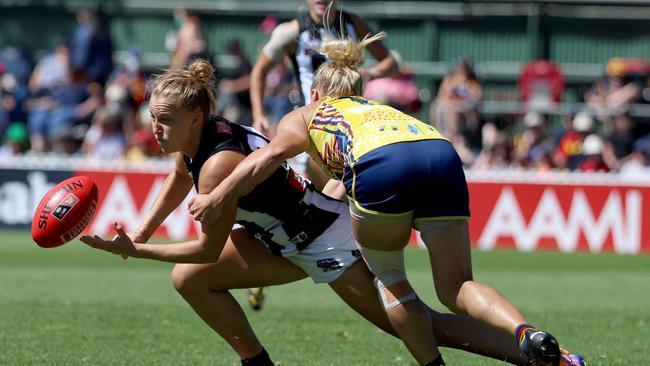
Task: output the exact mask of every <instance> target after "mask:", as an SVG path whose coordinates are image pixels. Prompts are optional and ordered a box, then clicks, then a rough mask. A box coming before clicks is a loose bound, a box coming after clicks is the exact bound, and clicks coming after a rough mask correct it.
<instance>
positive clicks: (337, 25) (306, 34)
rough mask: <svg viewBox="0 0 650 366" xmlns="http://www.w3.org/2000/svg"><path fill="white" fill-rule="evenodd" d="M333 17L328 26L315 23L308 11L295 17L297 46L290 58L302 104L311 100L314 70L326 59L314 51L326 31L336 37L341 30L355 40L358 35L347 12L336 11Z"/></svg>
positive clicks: (326, 33)
mask: <svg viewBox="0 0 650 366" xmlns="http://www.w3.org/2000/svg"><path fill="white" fill-rule="evenodd" d="M334 18H335V19H332V24H331V25H330V26H328V27H325V26H324V25H322V24H318V23H316V22H315V21H314V20H313V19H312V18H311V17H310V16H309V13H305V14H302V15H301V16H299V17H298V18H297V20H298V24H299V31H298V39H297V46H296V51H295V54H293V55H291V57H290V58H291V62H292V63H293V69H294V70H295V72H296V79H297V80H298V84H299V85H298V86H299V87H300V90H301V91H302V96H303V99H304V102H305V103H304V104H309V103H310V102H311V85H312V82H313V81H314V74H315V73H316V70H318V67H319V66H320V65H321V64H322V63H324V62H325V61H327V58H326V57H325V56H324V55H322V54H320V53H318V51H316V50H317V49H318V48H320V44H321V41H322V40H323V39H325V38H327V37H328V33H329V34H331V35H333V36H334V37H336V38H338V37H341V34H340V33H341V32H343V36H350V37H352V39H355V40H356V39H357V37H358V36H357V31H356V28H355V27H354V24H353V23H352V19H351V18H350V15H349V14H348V13H346V12H344V11H343V12H338V13H337V14H336V16H335V17H334Z"/></svg>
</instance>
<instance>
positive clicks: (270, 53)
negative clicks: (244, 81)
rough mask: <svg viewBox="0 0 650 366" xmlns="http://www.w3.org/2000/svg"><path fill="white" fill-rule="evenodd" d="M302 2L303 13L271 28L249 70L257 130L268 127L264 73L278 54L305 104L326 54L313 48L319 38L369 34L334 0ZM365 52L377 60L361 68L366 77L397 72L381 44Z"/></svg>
mask: <svg viewBox="0 0 650 366" xmlns="http://www.w3.org/2000/svg"><path fill="white" fill-rule="evenodd" d="M306 4H307V7H308V11H307V12H306V13H303V14H301V15H299V16H298V17H297V18H296V19H294V20H291V21H288V22H285V23H281V24H279V25H278V26H277V27H276V28H275V29H274V30H273V33H272V34H271V38H270V39H269V41H268V42H267V43H266V45H265V46H264V48H263V49H262V52H261V53H260V55H259V57H258V59H257V62H256V63H255V66H254V67H253V71H252V72H251V105H252V111H253V120H254V122H253V127H255V128H256V129H258V130H260V131H265V130H268V129H270V128H271V123H270V122H269V120H268V119H267V118H266V114H265V112H264V87H265V80H266V76H267V75H268V73H269V72H270V71H271V69H272V68H273V67H274V66H275V65H276V64H277V63H279V62H280V60H281V59H282V57H284V56H287V57H288V58H289V59H290V60H291V63H292V65H293V68H294V72H295V73H296V79H297V81H298V84H299V85H298V86H299V87H300V91H301V96H302V99H303V100H302V104H309V103H310V102H311V84H312V81H313V79H314V73H315V72H316V70H317V69H318V67H319V66H320V65H321V64H322V63H324V62H325V61H327V58H326V56H324V55H323V54H321V53H319V52H318V51H317V49H318V48H319V47H320V44H321V41H322V40H323V39H325V38H327V37H330V38H331V37H339V36H350V37H352V38H354V39H357V38H359V39H360V38H363V37H365V36H366V35H368V34H370V33H372V30H371V29H370V26H368V23H366V22H365V21H364V20H363V19H361V18H360V17H359V16H358V15H356V14H353V13H348V12H345V11H340V10H337V9H336V0H306ZM368 51H369V52H370V54H371V55H372V56H373V57H374V58H375V59H376V60H377V64H376V65H375V66H373V67H372V68H369V69H366V70H364V71H363V72H364V77H365V78H366V79H367V80H372V79H374V78H378V77H383V76H389V75H392V74H394V73H396V72H397V63H396V61H395V59H394V58H393V57H392V56H391V55H390V52H388V49H387V48H386V47H385V46H384V44H383V43H381V42H376V43H374V44H373V45H370V46H369V47H368Z"/></svg>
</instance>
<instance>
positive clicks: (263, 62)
mask: <svg viewBox="0 0 650 366" xmlns="http://www.w3.org/2000/svg"><path fill="white" fill-rule="evenodd" d="M274 66H275V63H274V62H273V61H272V60H270V59H269V58H268V57H266V55H265V54H264V53H263V52H262V53H261V54H260V57H259V58H258V59H257V62H256V63H255V66H253V71H251V76H250V86H251V88H250V97H251V109H252V113H253V121H254V125H253V127H255V128H257V129H260V127H264V128H267V127H268V126H262V125H263V124H262V123H260V122H258V121H261V120H262V119H265V118H266V116H265V115H266V114H265V113H264V89H265V87H266V75H268V74H269V72H270V71H271V69H272V68H273V67H274Z"/></svg>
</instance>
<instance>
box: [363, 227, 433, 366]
mask: <svg viewBox="0 0 650 366" xmlns="http://www.w3.org/2000/svg"><path fill="white" fill-rule="evenodd" d="M352 231H353V232H354V236H355V238H356V239H357V241H358V242H359V244H360V245H361V246H363V247H365V248H369V249H373V250H383V251H396V250H403V249H404V247H405V246H406V244H407V242H408V239H409V237H410V235H411V221H410V219H409V218H408V217H407V218H406V220H403V218H402V219H401V220H400V221H397V220H395V221H392V220H391V221H388V220H386V221H384V220H382V221H371V220H364V221H363V223H361V222H360V221H358V220H357V219H356V218H353V219H352ZM364 259H365V260H366V262H368V267H369V268H370V269H371V270H372V268H373V267H374V265H376V264H375V263H372V261H371V260H368V258H364ZM385 293H386V294H387V296H394V298H396V299H399V298H401V297H404V296H405V295H408V294H410V293H414V290H413V288H412V287H411V285H410V284H409V282H408V281H407V280H403V281H400V282H397V283H393V284H389V285H388V286H386V289H385ZM377 297H378V295H375V298H377ZM386 314H387V316H388V319H389V321H390V324H391V325H392V326H393V328H394V329H395V330H396V331H397V334H399V337H400V339H402V341H403V342H404V345H406V348H408V350H409V352H410V353H411V354H412V355H413V357H415V359H416V360H417V361H418V362H419V363H420V364H422V365H424V364H427V363H429V362H431V361H434V360H435V359H437V358H438V356H439V355H440V354H439V352H438V347H437V344H436V339H435V337H434V335H433V330H432V329H433V324H432V320H431V315H430V314H429V311H428V310H427V307H426V305H425V304H424V303H423V302H422V301H421V300H420V299H419V298H417V297H416V298H415V299H413V300H408V301H404V302H401V303H399V304H398V305H396V306H395V307H393V308H391V309H390V310H388V311H386Z"/></svg>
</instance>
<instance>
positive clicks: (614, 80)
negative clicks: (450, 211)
mask: <svg viewBox="0 0 650 366" xmlns="http://www.w3.org/2000/svg"><path fill="white" fill-rule="evenodd" d="M631 61H632V62H631ZM634 64H635V62H634V60H626V59H621V58H613V59H611V60H609V61H608V62H607V65H606V77H605V78H604V79H599V80H596V82H595V83H594V86H593V87H592V88H591V89H590V90H589V91H588V92H587V95H586V96H585V102H586V103H587V104H588V105H589V106H590V107H592V108H594V109H595V110H596V113H597V116H598V118H599V119H600V120H602V121H603V122H605V123H606V126H605V127H606V129H608V128H609V125H610V124H611V122H612V116H614V115H617V114H621V113H624V112H627V110H628V108H629V105H630V104H632V103H635V102H637V101H639V99H640V98H641V92H642V90H643V88H644V87H645V80H646V77H645V76H643V77H640V76H639V75H637V74H636V73H635V72H634V71H633V70H634V69H635V68H636V66H635V65H634ZM633 66H634V67H633Z"/></svg>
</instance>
